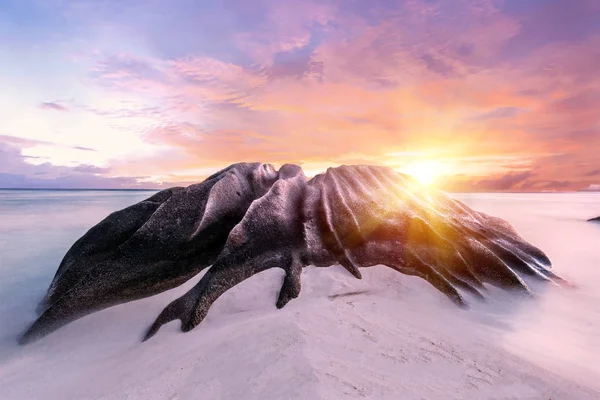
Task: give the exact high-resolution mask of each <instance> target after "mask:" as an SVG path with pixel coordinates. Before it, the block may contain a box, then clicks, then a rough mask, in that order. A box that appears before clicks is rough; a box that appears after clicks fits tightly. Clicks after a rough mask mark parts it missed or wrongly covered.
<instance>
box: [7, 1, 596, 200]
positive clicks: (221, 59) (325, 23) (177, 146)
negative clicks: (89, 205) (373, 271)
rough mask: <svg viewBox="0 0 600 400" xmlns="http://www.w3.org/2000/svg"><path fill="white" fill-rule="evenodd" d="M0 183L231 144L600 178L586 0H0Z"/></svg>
mask: <svg viewBox="0 0 600 400" xmlns="http://www.w3.org/2000/svg"><path fill="white" fill-rule="evenodd" d="M0 43H1V45H0V187H65V188H75V187H79V188H100V187H106V188H117V187H161V186H173V185H175V184H181V183H183V184H187V183H190V182H195V181H200V180H202V179H203V178H205V177H206V176H207V175H209V174H211V173H213V172H214V171H216V170H218V169H221V168H223V167H225V166H227V165H229V164H231V163H234V162H239V161H261V162H270V163H274V164H277V165H280V164H282V163H287V162H292V163H298V164H301V165H302V166H303V167H304V169H305V171H306V172H307V175H311V174H315V173H318V172H319V171H321V170H324V169H325V168H326V167H328V166H336V165H340V164H383V165H389V166H392V167H394V168H397V169H398V170H399V171H404V172H409V173H414V174H419V171H423V170H425V171H428V174H433V175H435V181H434V184H435V185H437V186H439V187H441V188H444V189H447V190H456V191H471V190H472V191H493V190H503V191H544V190H558V191H563V190H578V189H582V188H586V187H592V188H600V1H599V0H505V1H493V0H407V1H392V0H381V1H379V0H368V1H367V0H365V1H358V0H335V1H303V0H286V1H282V0H279V1H277V0H259V1H250V0H222V1H216V0H204V1H192V0H169V1H166V0H163V1H160V0H147V1H142V0H70V1H69V0H3V1H2V5H1V7H0Z"/></svg>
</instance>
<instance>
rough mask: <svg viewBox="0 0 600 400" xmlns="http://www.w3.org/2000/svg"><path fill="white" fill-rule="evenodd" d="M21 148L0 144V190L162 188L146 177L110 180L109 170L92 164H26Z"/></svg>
mask: <svg viewBox="0 0 600 400" xmlns="http://www.w3.org/2000/svg"><path fill="white" fill-rule="evenodd" d="M26 158H27V157H25V156H23V155H21V151H20V150H19V148H17V147H15V146H12V145H8V144H6V143H0V188H3V189H12V188H46V189H52V188H63V189H104V188H112V189H122V188H147V187H161V185H157V184H153V183H151V184H147V183H146V184H144V183H140V180H142V179H143V178H144V177H118V176H117V177H107V176H103V175H102V174H105V173H107V172H109V171H110V169H108V168H98V167H94V166H89V165H79V166H76V167H63V166H54V165H52V164H50V163H42V164H38V165H33V164H29V163H27V162H26Z"/></svg>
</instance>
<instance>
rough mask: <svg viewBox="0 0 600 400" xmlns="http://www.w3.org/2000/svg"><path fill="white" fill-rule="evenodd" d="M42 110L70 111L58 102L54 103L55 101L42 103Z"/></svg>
mask: <svg viewBox="0 0 600 400" xmlns="http://www.w3.org/2000/svg"><path fill="white" fill-rule="evenodd" d="M40 108H41V109H43V110H54V111H68V110H69V109H68V108H67V107H65V106H63V105H60V104H58V103H57V102H53V101H48V102H42V103H41V104H40Z"/></svg>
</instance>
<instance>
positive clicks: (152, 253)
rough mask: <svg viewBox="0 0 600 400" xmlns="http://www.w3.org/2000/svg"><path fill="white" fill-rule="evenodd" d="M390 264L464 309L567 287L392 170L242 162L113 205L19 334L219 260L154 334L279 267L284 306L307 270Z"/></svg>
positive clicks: (472, 218)
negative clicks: (540, 288)
mask: <svg viewBox="0 0 600 400" xmlns="http://www.w3.org/2000/svg"><path fill="white" fill-rule="evenodd" d="M337 263H339V264H340V265H342V266H343V267H344V268H345V269H347V270H348V271H349V272H350V273H351V274H352V275H354V276H355V277H356V278H361V272H360V270H359V269H360V268H365V267H370V266H374V265H386V266H388V267H390V268H392V269H393V270H396V271H398V272H401V273H403V274H407V275H414V276H418V277H421V278H423V279H425V280H426V281H428V282H429V283H431V284H432V285H433V286H434V287H435V288H436V289H438V290H439V291H441V292H442V293H444V294H445V295H446V296H447V297H448V298H450V299H451V300H452V301H453V302H454V303H456V304H457V305H459V306H466V301H465V298H464V293H469V294H470V295H472V296H475V297H478V298H483V297H484V295H485V293H486V288H485V287H484V285H483V283H489V284H492V285H494V286H498V287H501V288H504V289H517V290H518V291H520V292H522V293H529V288H528V286H527V284H526V283H525V282H524V281H523V279H522V275H528V276H531V277H533V278H537V279H539V280H542V281H549V282H561V281H562V279H561V278H559V277H558V276H557V275H555V274H554V273H552V272H551V271H550V269H549V268H550V260H549V259H548V257H547V256H546V255H545V254H544V253H543V252H542V251H541V250H540V249H538V248H537V247H535V246H533V245H531V244H529V243H528V242H526V241H525V240H524V239H523V238H521V237H520V236H519V235H518V234H517V232H516V231H515V230H514V229H513V228H512V227H511V226H510V224H508V223H507V222H505V221H504V220H501V219H499V218H495V217H492V216H489V215H486V214H484V213H481V212H477V211H475V210H473V209H471V208H469V207H467V206H466V205H465V204H463V203H461V202H460V201H457V200H454V199H452V198H450V197H448V196H447V195H446V194H444V193H442V192H440V191H436V190H434V189H430V188H426V187H423V186H421V185H420V184H418V183H417V182H416V181H414V180H413V179H412V178H410V177H409V176H406V175H403V174H400V173H397V172H395V171H394V170H392V169H390V168H386V167H377V166H342V167H338V168H330V169H328V170H327V171H326V172H325V173H323V174H320V175H317V176H315V177H314V178H313V179H311V180H308V181H307V179H306V177H305V176H304V173H303V172H302V169H301V168H300V167H299V166H297V165H293V164H286V165H284V166H282V167H281V169H280V170H279V171H276V170H275V169H274V168H273V167H272V166H271V165H269V164H260V163H240V164H234V165H232V166H230V167H228V168H226V169H224V170H222V171H220V172H218V173H216V174H214V175H213V176H211V177H209V178H208V179H207V180H205V181H204V182H202V183H199V184H196V185H192V186H189V187H187V188H172V189H167V190H164V191H162V192H159V193H157V194H155V195H154V196H152V197H150V198H148V199H147V200H145V201H142V202H140V203H138V204H135V205H133V206H131V207H128V208H126V209H124V210H121V211H118V212H116V213H113V214H111V215H110V216H109V217H107V218H106V219H105V220H104V221H102V222H100V223H99V224H98V225H96V226H95V227H93V228H92V229H90V231H89V232H88V233H86V235H84V236H83V237H82V238H81V239H80V240H78V241H77V242H76V243H75V244H74V245H73V247H72V248H71V249H70V250H69V252H68V253H67V255H66V256H65V258H64V260H63V262H62V263H61V265H60V266H59V268H58V271H57V273H56V276H55V278H54V280H53V282H52V283H51V285H50V288H49V290H48V293H47V295H46V297H45V299H44V301H43V302H42V304H41V310H42V311H43V314H42V315H41V316H40V317H39V318H38V320H37V321H36V322H35V323H34V324H33V325H32V326H31V327H30V328H29V329H28V330H27V331H26V332H25V334H24V335H23V336H22V337H21V339H20V340H21V342H22V343H27V342H30V341H33V340H35V339H38V338H40V337H42V336H44V335H46V334H48V333H50V332H52V331H53V330H56V329H58V328H60V327H61V326H63V325H65V324H66V323H68V322H70V321H73V320H74V319H77V318H79V317H81V316H83V315H86V314H89V313H91V312H94V311H97V310H100V309H103V308H106V307H110V306H112V305H116V304H120V303H124V302H127V301H131V300H136V299H139V298H143V297H148V296H151V295H154V294H157V293H160V292H163V291H165V290H167V289H170V288H173V287H175V286H178V285H180V284H182V283H183V282H185V281H186V280H188V279H189V278H191V277H192V276H194V275H195V274H197V273H198V272H200V271H201V270H203V269H204V268H206V267H208V266H211V265H212V267H211V268H210V270H209V271H208V272H207V273H206V274H205V275H204V276H203V277H202V279H201V280H200V281H199V282H198V283H197V285H196V286H194V287H193V288H192V289H191V290H189V291H188V292H187V293H186V294H185V295H183V296H181V297H180V298H179V299H177V300H175V301H173V302H172V303H171V304H169V305H168V306H167V307H166V308H165V309H164V310H163V312H162V313H161V314H160V315H159V316H158V318H157V319H156V321H155V322H154V324H152V326H151V327H150V329H149V330H148V331H147V333H146V336H145V339H148V338H150V337H152V336H153V335H154V334H156V332H157V331H158V329H159V328H160V327H161V326H162V325H163V324H165V323H168V322H170V321H173V320H176V319H179V320H181V321H182V324H181V329H182V330H183V331H189V330H191V329H193V328H194V327H195V326H197V325H198V324H199V323H200V322H201V321H202V320H203V319H204V317H205V316H206V314H207V313H208V310H209V308H210V307H211V305H212V304H213V302H214V301H215V300H216V299H217V298H219V296H221V295H222V294H223V293H225V292H226V291H227V290H229V289H230V288H232V287H234V286H236V285H237V284H239V283H241V282H243V281H244V280H246V279H248V278H250V277H251V276H253V275H255V274H258V273H260V272H262V271H265V270H268V269H271V268H281V269H283V270H284V271H285V275H284V278H283V282H282V287H281V290H280V293H279V296H278V299H277V303H276V304H277V307H278V308H281V307H283V306H285V304H287V302H289V301H290V300H291V299H293V298H296V297H298V295H299V293H300V290H301V281H300V276H301V272H302V268H303V267H305V266H307V265H315V266H319V267H328V266H330V265H333V264H337Z"/></svg>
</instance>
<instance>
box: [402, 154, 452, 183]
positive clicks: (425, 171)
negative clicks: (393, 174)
mask: <svg viewBox="0 0 600 400" xmlns="http://www.w3.org/2000/svg"><path fill="white" fill-rule="evenodd" d="M401 172H404V173H406V174H408V175H411V176H412V177H413V178H415V179H416V180H418V181H419V182H420V183H421V184H423V185H426V186H430V185H433V183H434V182H435V181H436V179H437V178H438V177H439V176H440V174H441V172H442V171H441V166H440V164H439V163H438V162H436V161H429V160H427V161H415V162H413V163H410V164H408V165H406V166H405V167H403V168H402V169H401Z"/></svg>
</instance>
